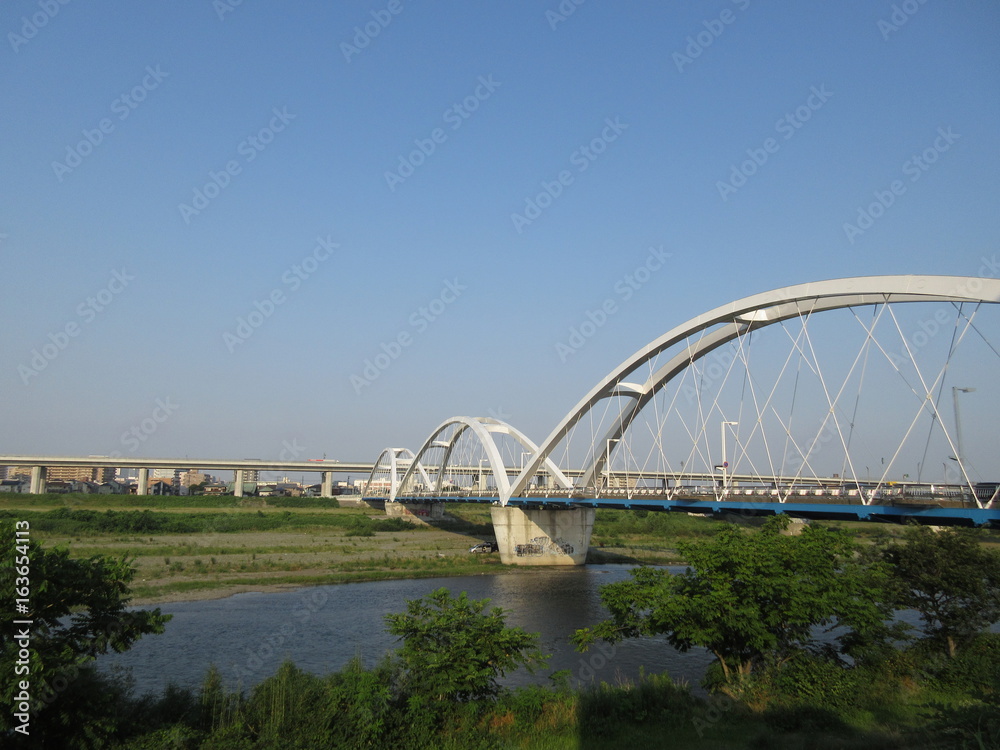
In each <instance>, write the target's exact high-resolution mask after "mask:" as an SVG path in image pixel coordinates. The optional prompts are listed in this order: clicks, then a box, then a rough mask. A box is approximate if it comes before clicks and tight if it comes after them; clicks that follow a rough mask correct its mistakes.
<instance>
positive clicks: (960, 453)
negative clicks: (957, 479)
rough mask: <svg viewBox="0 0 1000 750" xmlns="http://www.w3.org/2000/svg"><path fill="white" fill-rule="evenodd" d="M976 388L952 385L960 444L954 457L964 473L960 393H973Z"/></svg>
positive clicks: (956, 433) (952, 397)
mask: <svg viewBox="0 0 1000 750" xmlns="http://www.w3.org/2000/svg"><path fill="white" fill-rule="evenodd" d="M975 390H976V389H975V388H958V387H956V386H952V389H951V401H952V404H954V407H955V441H956V443H957V444H958V445H957V450H958V454H957V455H956V456H953V458H954V460H955V461H958V469H959V471H961V472H962V473H963V474H964V473H965V464H964V463H963V461H964V460H965V453H964V452H963V451H962V422H961V420H960V419H959V414H958V394H959V393H972V392H973V391H975Z"/></svg>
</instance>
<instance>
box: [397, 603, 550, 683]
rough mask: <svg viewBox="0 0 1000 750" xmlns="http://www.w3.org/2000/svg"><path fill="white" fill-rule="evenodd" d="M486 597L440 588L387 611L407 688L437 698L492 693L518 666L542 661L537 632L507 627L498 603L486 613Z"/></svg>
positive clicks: (531, 665) (528, 666)
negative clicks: (455, 594) (499, 680)
mask: <svg viewBox="0 0 1000 750" xmlns="http://www.w3.org/2000/svg"><path fill="white" fill-rule="evenodd" d="M489 602H490V600H489V599H480V600H471V601H470V600H469V599H468V597H467V596H466V594H465V592H464V591H463V592H462V593H461V594H460V595H459V596H458V597H454V598H453V597H452V596H451V594H450V593H449V592H448V589H445V588H440V589H438V590H437V591H434V592H432V593H430V594H428V595H427V596H425V597H423V598H422V599H413V600H410V601H408V602H407V603H406V612H405V613H402V614H390V615H386V617H385V619H386V623H387V624H388V628H387V630H388V631H389V632H390V633H392V634H393V635H396V636H399V637H400V638H401V639H402V640H403V647H402V648H401V649H400V650H399V656H400V658H401V659H402V661H403V665H404V667H405V670H406V680H407V685H406V687H407V689H408V690H409V692H411V694H417V695H424V696H427V697H430V698H432V699H433V700H436V701H469V700H477V699H481V698H489V697H492V696H495V695H496V694H497V693H498V692H499V690H500V688H499V685H498V684H497V678H499V677H503V676H504V675H505V674H506V673H507V672H509V671H511V670H513V669H516V668H517V667H519V666H522V665H523V666H525V667H527V668H528V669H529V670H530V669H532V668H533V667H534V666H535V665H536V664H539V663H542V662H543V661H544V657H543V656H542V654H541V652H540V651H539V650H538V638H539V636H538V634H537V633H526V632H524V631H523V630H522V629H521V628H513V627H507V625H506V623H505V621H504V613H503V610H502V609H501V608H500V607H494V608H493V609H492V610H490V611H489V612H486V611H485V610H486V607H487V605H488V604H489Z"/></svg>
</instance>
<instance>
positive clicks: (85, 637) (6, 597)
mask: <svg viewBox="0 0 1000 750" xmlns="http://www.w3.org/2000/svg"><path fill="white" fill-rule="evenodd" d="M0 537H2V538H0V558H2V561H3V564H2V566H0V597H2V598H3V601H5V602H7V603H8V604H7V605H6V606H5V607H4V608H3V613H2V614H0V671H2V673H3V674H5V675H8V676H10V677H13V679H4V680H3V681H2V686H0V700H2V701H3V703H4V705H7V706H10V705H12V704H14V697H15V695H17V694H18V692H17V691H18V690H19V688H20V682H21V680H24V681H26V682H27V683H28V684H29V686H30V690H29V691H27V692H28V693H30V696H31V711H30V714H31V721H30V732H31V739H32V741H33V743H34V744H36V746H40V745H38V742H40V741H42V735H43V734H44V735H45V736H46V738H47V739H48V740H49V741H50V742H51V743H52V746H57V745H63V746H68V745H65V743H63V742H61V740H60V739H59V737H60V732H68V733H69V736H73V734H74V733H75V734H76V735H77V736H82V735H83V734H85V733H86V732H87V731H88V728H89V727H92V726H95V725H96V724H98V723H101V722H102V720H103V719H105V718H106V717H103V716H99V715H91V714H92V713H100V712H97V711H95V706H94V705H93V703H90V704H88V700H89V699H93V700H94V701H96V700H98V699H99V696H98V695H97V694H96V693H98V692H99V691H97V690H94V689H93V684H94V681H95V679H97V678H95V676H94V675H93V674H90V673H88V671H87V668H86V665H87V663H88V662H90V661H92V660H93V659H94V658H95V657H97V656H98V655H100V654H104V653H107V652H108V651H109V650H111V649H113V650H115V651H125V650H126V649H128V648H129V647H130V646H131V645H132V644H133V643H134V642H135V641H136V640H138V639H139V638H140V637H142V636H143V635H145V634H147V633H161V632H163V625H164V623H166V622H167V621H168V620H169V619H170V615H163V614H160V610H159V609H155V610H134V611H128V610H127V609H126V608H127V606H128V603H129V601H130V598H131V597H130V594H129V584H130V583H131V581H132V578H133V576H134V575H135V569H134V568H133V567H132V566H131V564H130V563H129V561H128V560H127V559H125V558H124V557H123V558H121V559H112V558H108V557H101V556H94V557H91V558H89V559H86V560H74V559H72V558H70V556H69V552H68V551H67V550H65V549H51V550H46V549H44V548H42V547H41V545H39V544H38V543H37V542H34V541H23V540H24V537H23V536H21V537H16V536H15V530H14V528H13V525H12V524H11V523H9V522H8V523H2V524H0ZM24 579H27V581H28V583H27V584H26V583H25V580H24ZM26 587H27V589H28V590H25V588H26ZM25 593H27V596H22V594H25ZM17 599H22V600H23V599H27V600H28V603H27V604H26V605H25V610H26V611H17V612H15V611H14V609H13V604H14V603H15V601H16V600H17ZM14 620H18V621H30V623H31V624H30V625H23V624H17V625H15V624H14ZM24 651H27V659H25V658H24V657H25V654H24ZM25 662H26V663H25ZM86 686H89V687H86ZM13 720H14V719H13V717H12V716H11V713H10V712H5V713H4V714H3V718H2V719H0V731H2V730H8V729H11V728H13V727H14V726H16V725H20V722H17V724H12V722H13ZM22 733H23V732H22ZM15 736H17V735H15Z"/></svg>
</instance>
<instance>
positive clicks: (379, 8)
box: [0, 0, 1000, 460]
mask: <svg viewBox="0 0 1000 750" xmlns="http://www.w3.org/2000/svg"><path fill="white" fill-rule="evenodd" d="M50 4H51V5H52V6H54V7H57V12H56V13H55V15H54V16H51V17H50V15H49V13H48V12H46V10H45V7H47V6H46V4H45V3H44V2H43V3H39V2H38V0H9V1H8V2H5V3H3V6H2V9H0V32H2V34H3V39H2V40H0V70H2V73H0V102H2V107H3V116H2V117H0V143H2V146H0V154H2V161H0V170H2V171H0V174H2V182H0V190H2V201H0V259H2V266H0V267H2V269H3V271H2V272H3V292H2V294H0V320H2V325H0V391H2V398H0V425H2V428H0V453H15V454H21V453H43V454H55V455H60V454H107V453H111V452H112V451H119V452H121V453H123V454H125V455H136V456H144V455H145V456H185V455H188V456H219V457H232V458H241V457H261V458H278V457H279V455H280V454H281V453H282V451H283V449H284V448H285V446H287V445H295V446H298V447H300V448H301V452H300V451H299V449H298V448H296V453H298V455H296V456H295V457H298V458H315V457H320V456H322V455H324V454H326V455H327V456H328V457H329V458H339V459H342V460H372V459H374V458H375V457H376V455H377V454H378V452H379V451H380V450H381V449H382V448H383V447H385V446H388V445H398V446H408V447H411V448H414V449H415V448H417V447H418V446H419V444H420V443H421V442H422V440H423V439H424V438H425V437H426V436H427V434H428V433H429V432H430V431H431V430H432V429H433V427H435V426H436V425H437V424H438V423H440V422H441V421H443V420H444V419H445V418H447V417H450V416H453V415H458V414H465V415H470V416H478V415H489V414H491V413H492V414H494V415H499V416H502V417H505V418H507V419H509V421H511V422H512V423H513V424H515V425H516V426H518V427H520V428H521V429H522V430H524V431H525V432H527V433H528V434H529V435H530V436H531V437H533V438H534V439H536V440H541V439H542V438H544V437H545V435H546V434H547V433H548V432H549V430H550V429H551V428H552V427H553V426H554V425H555V423H556V422H557V421H558V420H559V419H560V418H561V417H562V416H563V415H564V414H565V412H566V411H567V410H568V409H569V408H570V407H571V406H572V405H573V404H574V403H575V402H576V401H577V400H578V398H579V397H581V396H582V395H583V394H584V393H585V392H586V391H587V390H588V389H589V388H590V387H591V386H592V385H593V384H594V383H595V382H596V381H597V380H599V379H600V378H601V377H602V376H603V375H605V374H606V373H607V372H608V371H610V370H611V369H612V368H613V367H614V366H615V365H617V364H618V363H619V362H620V361H621V360H622V359H623V358H624V357H626V356H627V355H629V354H631V353H632V352H633V351H635V350H636V349H638V348H639V347H640V346H642V345H643V344H644V343H646V342H647V341H649V340H651V339H652V338H654V337H655V336H657V335H658V334H660V333H662V332H664V331H666V330H667V329H669V328H671V327H673V326H675V325H677V324H679V323H681V322H683V321H684V320H686V319H688V318H690V317H693V316H695V315H696V314H698V313H701V312H703V311H705V310H708V309H710V308H712V307H715V306H717V305H719V304H723V303H725V302H727V301H730V300H733V299H737V298H740V297H743V296H747V295H750V294H754V293H757V292H762V291H766V290H768V289H771V288H775V287H780V286H785V285H788V284H794V283H800V282H806V281H812V280H817V279H825V278H835V277H840V276H854V275H867V274H897V273H934V274H956V275H975V274H976V273H977V272H978V271H979V269H980V266H981V258H983V257H984V256H985V257H990V256H991V255H993V254H995V253H996V251H997V247H998V239H1000V211H998V209H997V175H998V174H1000V129H998V128H997V123H998V122H1000V107H998V93H1000V46H998V44H997V40H998V38H1000V6H998V5H997V3H995V2H991V1H989V0H956V2H941V1H940V0H930V1H929V2H926V3H923V4H921V3H918V2H916V0H909V2H907V3H902V4H901V5H902V6H906V8H907V9H909V10H911V11H914V12H913V13H912V14H911V15H907V14H906V13H905V12H904V11H903V10H902V9H900V10H898V11H896V18H895V22H894V20H893V13H894V7H893V6H894V3H892V2H889V1H888V0H886V1H885V2H873V1H871V0H867V1H865V2H860V1H858V0H847V1H845V2H837V3H830V2H818V1H816V0H810V1H808V2H798V3H790V2H786V3H780V4H777V6H778V7H775V6H776V4H773V3H764V2H760V0H735V1H733V2H730V1H728V0H718V1H716V2H703V3H656V2H614V3H612V2H606V1H602V0H586V2H582V3H581V4H580V5H578V6H575V5H573V3H571V2H564V3H563V4H562V7H563V8H564V9H566V8H575V10H574V11H573V12H572V14H568V15H565V16H562V15H561V14H560V15H557V14H559V8H560V5H559V3H557V2H556V1H555V0H550V1H549V2H539V3H535V2H479V3H469V2H442V3H427V2H412V1H411V0H397V2H393V3H390V2H388V1H385V2H383V1H382V0H379V1H378V2H364V3H323V2H314V1H309V2H307V1H303V2H294V3H289V2H285V3H278V2H275V1H274V0H244V2H242V3H241V4H239V5H238V6H235V5H233V4H232V0H219V1H218V2H215V3H213V2H212V0H190V1H189V2H184V3H157V4H148V3H125V2H102V3H85V2H82V1H81V0H76V2H69V3H68V4H66V5H57V3H56V2H54V0H52V1H51V2H50ZM231 5H232V7H229V6H231ZM896 5H897V6H899V5H900V4H898V3H897V4H896ZM227 8H228V11H227ZM393 11H396V12H393ZM900 14H902V16H900ZM904 18H905V23H902V24H899V23H898V22H899V21H900V20H903V19H904ZM379 19H381V20H379ZM42 21H44V24H41V23H38V22H42ZM386 21H388V22H386ZM366 25H367V28H368V30H369V31H376V30H377V31H378V33H377V35H375V36H374V37H371V38H369V37H368V35H367V34H366V32H365V28H366ZM359 30H360V31H359ZM689 37H690V39H689ZM707 41H710V44H707V45H706V44H703V42H707ZM362 45H363V46H362ZM695 55H697V56H695ZM463 102H465V104H463ZM456 104H458V105H459V109H457V110H456V109H455V108H454V107H455V105H456ZM276 113H277V114H276ZM796 113H798V114H796ZM789 115H790V116H791V120H789V119H787V118H788V116H789ZM102 121H103V122H102ZM609 123H611V124H610V125H609ZM102 126H103V128H102ZM261 131H264V132H263V133H262V132H261ZM942 134H945V135H942ZM88 138H89V140H90V141H97V145H94V146H91V145H90V143H88ZM251 138H253V139H254V140H253V141H251V140H249V139H251ZM595 139H596V142H595ZM769 139H773V140H769ZM81 142H82V143H81ZM592 143H594V151H590V150H589V149H590V146H589V145H588V144H592ZM421 144H422V146H423V149H424V151H426V152H430V153H429V155H425V154H423V153H420V151H419V148H420V145H421ZM581 147H587V148H588V151H587V153H584V152H583V151H581V150H580V149H581ZM432 149H433V150H432ZM927 149H931V150H932V152H933V153H932V156H933V157H934V163H933V164H926V165H924V166H925V167H926V169H923V168H921V167H920V166H919V165H916V164H915V163H914V162H912V161H910V160H911V158H912V157H913V156H914V155H919V154H922V153H923V152H924V151H925V150H927ZM748 150H749V151H750V155H748ZM596 151H600V152H601V153H596ZM414 152H415V153H414ZM411 153H412V154H413V156H412V157H411ZM753 154H756V155H757V158H758V160H759V161H763V159H764V157H766V161H763V163H762V164H760V166H757V165H753V166H754V169H753V170H752V169H751V168H750V167H747V171H755V173H754V174H752V175H751V176H749V177H748V178H746V180H745V184H744V183H743V182H742V181H741V180H736V181H735V182H730V184H729V187H730V188H732V189H728V188H725V187H721V184H722V183H725V182H726V181H729V180H730V179H731V173H732V170H733V165H734V164H735V165H737V167H739V165H740V164H741V163H742V162H744V161H746V160H747V159H749V158H751V156H752V155H753ZM401 159H402V160H403V162H404V168H403V169H402V171H400V166H401ZM407 162H408V163H407ZM414 165H415V166H414ZM227 166H228V167H230V168H231V169H230V171H229V172H227V171H226V170H227ZM411 169H412V171H411ZM393 171H395V173H396V176H395V177H392V176H391V175H387V173H390V172H393ZM560 173H565V174H563V175H562V177H563V178H564V181H563V183H562V184H559V179H560ZM213 174H214V175H215V176H214V177H213V176H212V175H213ZM915 178H917V179H915ZM894 181H899V185H901V186H902V188H903V190H902V191H900V193H899V194H898V195H897V196H896V197H895V199H894V201H893V205H892V206H890V207H889V208H888V209H887V210H885V211H884V215H882V216H881V217H880V218H878V219H877V220H876V221H875V222H874V223H873V225H871V226H870V227H868V228H867V229H866V230H864V231H863V232H861V233H852V232H850V231H845V227H844V225H845V223H847V222H850V223H855V222H857V215H858V209H859V207H861V206H867V205H869V204H870V203H871V202H872V201H873V200H874V199H875V198H874V197H873V196H874V194H875V193H877V192H881V193H884V192H885V191H887V190H890V186H891V185H892V183H893V182H894ZM213 183H214V184H213ZM736 183H739V184H738V185H737V184H736ZM218 184H222V185H223V186H222V187H220V188H217V187H216V185H218ZM545 184H549V191H550V192H553V193H558V195H557V197H555V198H554V199H551V200H549V199H548V198H547V197H544V196H543V197H542V198H541V201H540V202H541V203H542V204H545V207H544V208H543V209H542V210H541V211H540V214H536V213H534V212H531V213H530V214H526V213H525V212H526V210H527V208H526V204H527V201H529V199H530V200H534V198H535V197H536V196H538V195H539V194H540V193H543V191H544V190H545V188H544V187H543V186H544V185H545ZM206 186H207V187H206ZM196 191H201V192H202V194H203V195H206V196H207V197H206V198H204V199H196ZM182 204H184V205H182ZM199 206H200V208H199ZM512 214H519V215H521V216H523V217H524V219H525V220H522V219H520V218H518V217H513V218H512ZM531 216H534V217H535V218H531ZM317 238H323V242H324V243H335V244H336V245H337V247H335V248H333V249H332V250H331V249H329V248H328V247H327V246H326V245H325V244H318V240H317ZM654 247H655V248H659V249H660V252H661V253H662V254H669V257H666V259H665V260H657V261H656V262H655V263H654V264H653V265H657V270H656V271H655V272H654V273H651V274H650V277H649V278H648V279H647V280H646V282H645V283H644V284H642V285H641V286H640V287H639V288H638V289H633V291H634V294H632V295H631V297H630V298H629V299H627V300H626V299H624V294H622V293H620V291H618V289H620V287H618V286H617V285H619V284H620V283H621V282H623V281H624V280H625V279H626V278H627V277H628V275H629V274H631V273H633V272H634V271H635V269H636V268H638V267H639V266H641V265H642V264H644V263H646V262H647V260H648V259H650V248H654ZM664 257H665V256H664ZM116 274H117V276H116ZM272 295H275V296H276V299H277V300H278V304H273V302H272V301H271V296H272ZM607 298H614V299H616V300H618V301H620V302H621V304H620V305H619V306H618V309H617V311H616V312H615V313H614V314H613V315H612V316H610V317H609V318H608V320H607V321H606V323H605V324H604V325H603V326H602V327H601V328H600V329H599V330H598V331H597V333H596V334H595V335H594V336H593V337H592V338H591V339H590V340H589V341H588V342H587V344H586V346H584V347H582V348H581V349H580V350H579V351H578V352H575V353H574V354H572V355H571V356H568V357H567V356H563V357H561V356H560V354H559V352H558V350H557V344H558V343H560V342H565V341H566V340H567V338H568V335H569V330H570V328H571V327H572V326H576V325H579V324H580V323H581V322H582V321H583V320H585V319H586V314H587V311H588V310H592V309H595V308H596V307H597V306H599V305H600V304H601V303H602V301H603V300H605V299H607ZM102 300H103V302H102ZM256 303H260V304H259V305H257V307H259V308H263V309H264V310H265V311H270V312H271V314H270V315H269V316H268V317H266V318H265V317H264V316H263V314H261V313H257V314H255V315H253V321H252V322H256V323H259V325H258V326H257V327H255V328H245V329H243V330H242V334H241V332H240V328H239V325H238V322H239V319H240V318H243V319H245V320H246V319H248V316H251V314H253V313H255V309H256V307H255V304H256ZM269 304H272V305H273V310H271V308H270V307H269ZM421 308H426V311H427V312H426V314H425V313H424V312H421ZM432 318H433V319H432ZM247 332H250V333H251V335H249V336H248V337H246V336H244V335H243V334H245V333H247ZM71 334H75V335H71ZM401 335H402V338H403V341H404V344H401V345H399V350H398V357H396V358H395V359H392V358H391V357H389V355H385V357H383V358H382V359H381V360H379V362H381V363H382V364H386V363H387V364H388V366H386V367H385V368H383V369H377V370H376V371H374V372H375V373H376V374H377V375H378V377H377V378H371V377H368V376H366V375H365V366H366V360H370V361H372V363H373V364H374V363H375V359H376V357H377V356H378V355H379V354H380V353H382V352H383V347H382V344H386V345H387V346H386V347H385V348H387V349H389V350H390V351H393V352H394V351H395V350H394V349H393V347H392V346H390V345H389V344H390V342H393V341H397V340H398V338H399V337H400V336H401ZM234 341H235V343H234ZM60 344H61V345H62V346H61V348H60ZM46 346H48V348H47V350H46ZM43 350H44V351H43ZM33 352H38V354H37V355H34V354H33ZM46 352H47V354H48V355H52V356H51V357H49V356H46ZM39 356H41V357H42V359H41V360H39V358H38V357H39ZM564 359H565V360H566V361H563V360H564ZM33 360H34V365H33V364H32V362H33ZM41 364H44V365H45V367H44V369H42V368H41V367H39V366H38V365H41ZM372 372H373V371H372V370H369V372H368V375H369V376H370V375H371V374H372ZM352 378H353V382H352ZM362 379H363V382H362ZM154 418H157V419H159V418H162V419H160V421H159V422H156V429H155V430H153V431H149V432H148V434H147V433H145V432H144V433H143V438H144V440H142V441H141V443H140V444H138V445H135V444H132V443H129V442H127V441H125V440H123V437H122V436H123V433H126V432H127V431H129V430H130V429H131V428H133V427H136V426H139V425H141V424H142V423H143V420H147V422H146V424H147V425H150V424H152V423H151V422H149V421H148V420H150V419H154ZM283 457H286V458H287V457H291V456H290V455H289V454H288V453H286V454H285V455H284V456H283Z"/></svg>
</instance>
